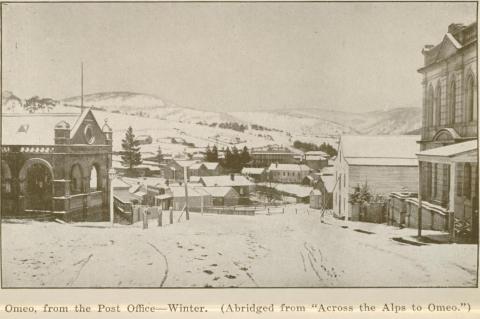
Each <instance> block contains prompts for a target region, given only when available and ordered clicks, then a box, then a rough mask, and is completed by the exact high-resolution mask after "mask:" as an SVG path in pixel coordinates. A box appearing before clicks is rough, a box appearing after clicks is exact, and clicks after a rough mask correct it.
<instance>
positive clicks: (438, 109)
mask: <svg viewBox="0 0 480 319" xmlns="http://www.w3.org/2000/svg"><path fill="white" fill-rule="evenodd" d="M442 111H443V110H442V87H441V86H440V82H439V83H438V84H437V89H436V90H435V113H434V125H441V124H442Z"/></svg>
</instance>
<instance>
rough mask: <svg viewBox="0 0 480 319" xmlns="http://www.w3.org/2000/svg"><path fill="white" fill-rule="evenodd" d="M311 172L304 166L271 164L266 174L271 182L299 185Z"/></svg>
mask: <svg viewBox="0 0 480 319" xmlns="http://www.w3.org/2000/svg"><path fill="white" fill-rule="evenodd" d="M311 172H312V169H311V168H310V167H308V166H307V165H304V164H277V163H275V164H271V165H270V167H269V168H268V174H269V178H270V181H271V182H276V183H295V184H300V183H302V181H303V180H304V179H305V178H306V177H307V176H308V174H310V173H311Z"/></svg>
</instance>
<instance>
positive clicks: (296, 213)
mask: <svg viewBox="0 0 480 319" xmlns="http://www.w3.org/2000/svg"><path fill="white" fill-rule="evenodd" d="M295 215H297V208H296V207H295Z"/></svg>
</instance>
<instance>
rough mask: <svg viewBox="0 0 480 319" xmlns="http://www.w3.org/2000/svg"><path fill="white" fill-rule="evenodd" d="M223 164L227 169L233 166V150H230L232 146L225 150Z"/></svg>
mask: <svg viewBox="0 0 480 319" xmlns="http://www.w3.org/2000/svg"><path fill="white" fill-rule="evenodd" d="M223 166H224V167H225V168H227V169H231V168H232V152H231V151H230V148H228V147H227V149H226V150H225V158H224V160H223Z"/></svg>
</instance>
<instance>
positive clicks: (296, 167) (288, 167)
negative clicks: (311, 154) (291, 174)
mask: <svg viewBox="0 0 480 319" xmlns="http://www.w3.org/2000/svg"><path fill="white" fill-rule="evenodd" d="M268 170H269V171H295V172H301V171H306V172H309V171H311V169H310V167H308V166H307V165H304V164H276V163H272V164H271V165H270V167H269V168H268Z"/></svg>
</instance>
